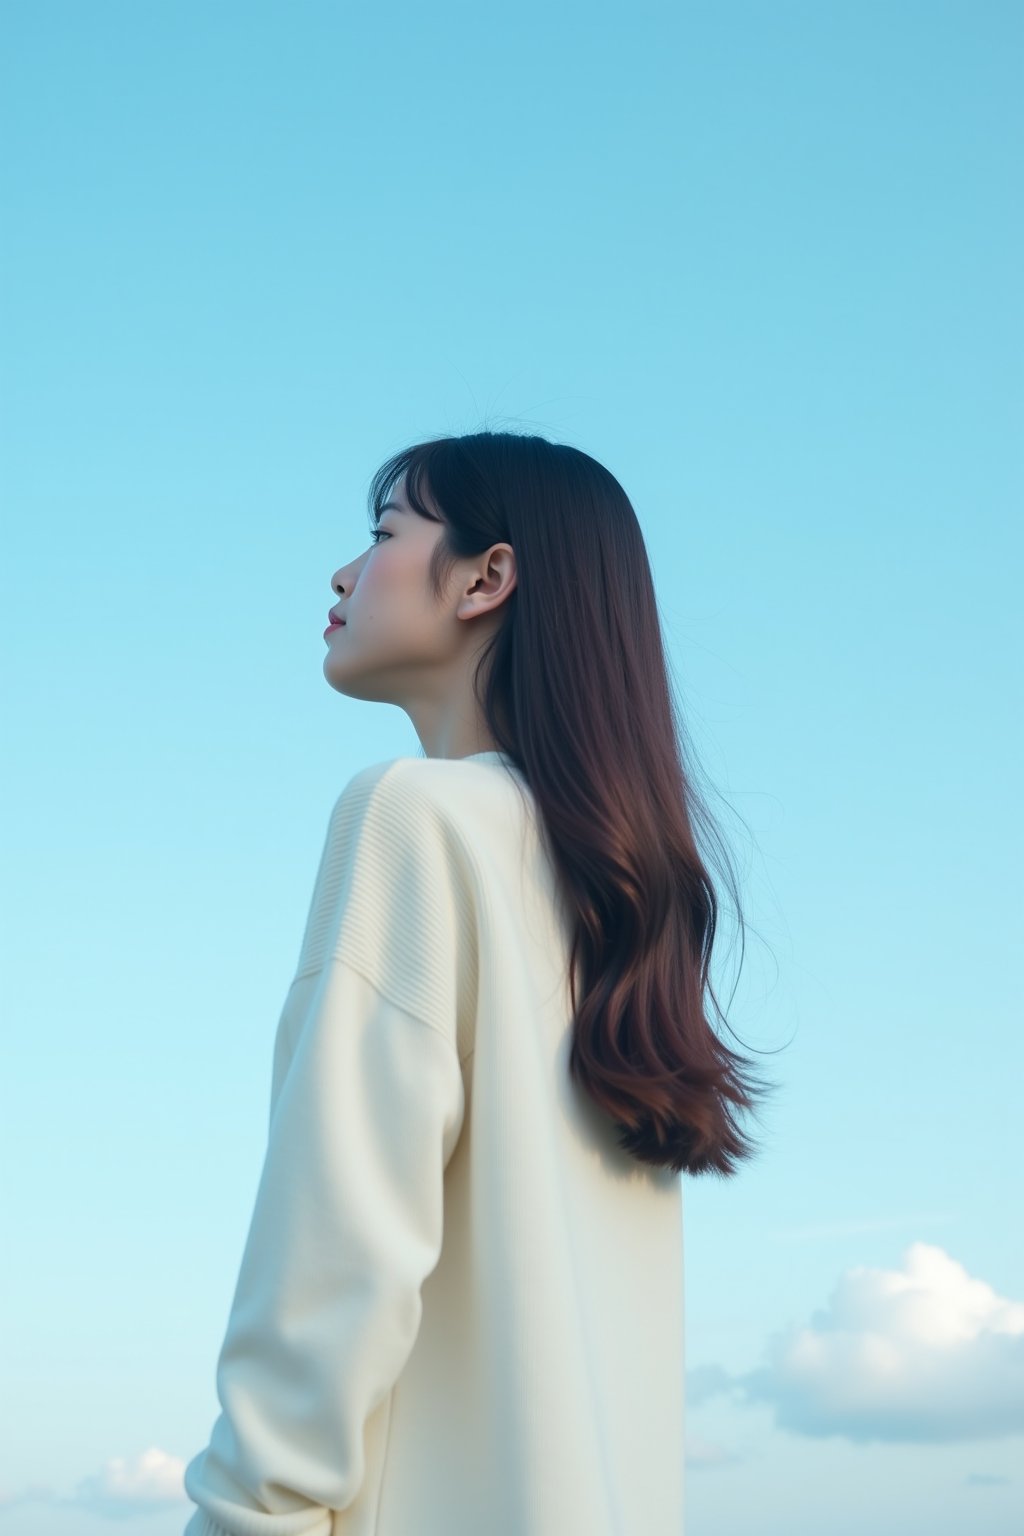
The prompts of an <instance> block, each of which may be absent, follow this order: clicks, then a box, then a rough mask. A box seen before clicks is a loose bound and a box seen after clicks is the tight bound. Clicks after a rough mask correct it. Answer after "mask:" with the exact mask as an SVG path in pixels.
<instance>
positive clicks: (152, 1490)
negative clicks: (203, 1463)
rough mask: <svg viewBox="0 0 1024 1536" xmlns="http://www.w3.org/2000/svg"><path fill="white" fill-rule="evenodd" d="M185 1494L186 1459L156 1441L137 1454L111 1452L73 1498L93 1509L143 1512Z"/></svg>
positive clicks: (85, 1480)
mask: <svg viewBox="0 0 1024 1536" xmlns="http://www.w3.org/2000/svg"><path fill="white" fill-rule="evenodd" d="M184 1497H185V1462H184V1460H183V1459H182V1457H180V1456H169V1455H168V1454H167V1452H166V1451H161V1450H159V1449H158V1448H157V1447H156V1446H155V1445H154V1446H150V1448H149V1450H148V1451H143V1452H142V1453H141V1454H140V1455H138V1456H131V1457H124V1456H111V1457H110V1459H109V1460H108V1461H105V1462H104V1464H103V1467H102V1470H101V1471H100V1472H99V1473H98V1474H97V1475H96V1476H95V1477H86V1478H83V1479H82V1481H81V1482H80V1483H79V1484H78V1489H77V1492H76V1495H75V1498H74V1500H73V1501H72V1502H74V1503H75V1504H77V1505H78V1506H79V1507H80V1508H88V1509H91V1510H93V1511H94V1512H96V1513H102V1514H120V1513H122V1512H127V1511H128V1510H130V1511H131V1512H132V1513H142V1512H144V1511H145V1510H147V1509H151V1508H153V1507H154V1506H156V1505H161V1504H168V1503H177V1502H178V1501H179V1500H180V1499H183V1498H184Z"/></svg>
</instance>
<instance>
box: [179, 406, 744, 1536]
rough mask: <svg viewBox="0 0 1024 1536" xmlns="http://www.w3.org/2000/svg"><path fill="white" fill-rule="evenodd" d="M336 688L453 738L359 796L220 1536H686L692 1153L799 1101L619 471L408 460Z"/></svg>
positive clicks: (336, 667) (222, 1438) (239, 1343)
mask: <svg viewBox="0 0 1024 1536" xmlns="http://www.w3.org/2000/svg"><path fill="white" fill-rule="evenodd" d="M370 498H371V507H372V514H373V542H372V545H371V547H370V548H368V549H367V550H365V551H364V552H363V553H362V554H360V555H359V556H358V558H357V559H355V560H353V561H351V563H350V564H348V565H345V566H343V567H341V568H340V569H339V570H338V571H336V572H335V574H334V577H333V580H332V587H333V590H334V592H335V594H336V598H337V601H336V604H335V606H334V607H333V608H332V610H331V615H330V617H331V620H332V623H331V627H330V628H329V629H328V630H327V632H326V634H325V641H326V646H327V654H326V657H325V661H324V675H325V677H326V678H327V681H328V682H329V683H330V685H331V686H332V687H333V688H335V689H336V690H337V691H338V692H339V693H342V694H345V695H347V696H348V697H350V698H361V699H375V700H379V701H381V702H386V703H390V704H396V705H398V706H399V707H400V708H401V709H404V710H405V711H406V713H407V714H408V716H409V718H410V720H411V721H412V723H413V725H414V727H415V729H416V734H417V736H418V738H419V740H420V743H421V745H422V747H423V750H424V753H425V756H424V757H400V758H397V759H393V760H389V761H385V762H382V763H376V764H373V765H372V766H370V767H368V768H365V769H363V770H362V771H360V772H359V773H357V774H356V775H355V777H354V778H353V779H352V780H351V781H350V783H349V784H348V785H347V787H346V788H345V790H344V791H343V792H342V794H341V795H340V796H339V798H338V800H337V802H336V804H335V806H334V810H333V813H332V816H331V820H330V825H329V827H328V830H327V837H326V842H325V845H324V850H323V854H322V857H321V861H320V867H319V870H318V873H317V878H316V884H315V887H314V891H313V897H312V902H311V906H310V911H309V916H308V920H307V924H306V930H305V935H304V938H303V942H302V948H301V953H300V955H299V962H298V966H297V970H296V974H295V979H294V981H293V982H292V985H291V988H290V990H289V992H288V996H287V998H286V1000H285V1004H284V1008H283V1011H282V1014H281V1018H280V1023H279V1026H278V1032H277V1037H276V1043H275V1048H274V1061H273V1075H272V1087H271V1111H270V1128H269V1137H268V1146H267V1152H266V1159H265V1163H264V1167H263V1171H262V1175H261V1179H260V1183H259V1188H258V1193H257V1198H256V1205H255V1210H254V1213H253V1216H252V1222H251V1226H250V1230H249V1235H248V1238H247V1242H246V1246H245V1251H244V1254H243V1258H242V1263H241V1270H240V1274H239V1277H238V1282H237V1287H236V1291H235V1296H234V1300H233V1303H232V1308H231V1313H230V1317H229V1321H228V1326H227V1333H226V1337H225V1339H224V1343H223V1346H222V1349H221V1353H220V1356H219V1359H218V1365H217V1391H218V1398H219V1401H220V1404H221V1407H222V1410H223V1411H222V1412H221V1414H220V1416H219V1417H218V1419H217V1421H216V1423H215V1424H214V1427H213V1432H212V1435H211V1438H210V1443H209V1446H208V1447H207V1448H206V1449H205V1450H204V1451H203V1452H201V1453H200V1454H199V1455H198V1456H196V1457H194V1458H193V1460H192V1461H191V1462H190V1463H189V1464H188V1467H187V1469H186V1474H185V1486H186V1489H187V1492H188V1494H189V1496H190V1498H191V1499H192V1500H193V1502H194V1503H195V1504H197V1505H198V1506H199V1507H198V1508H197V1510H196V1511H195V1513H194V1514H193V1516H192V1518H191V1519H190V1521H189V1523H188V1526H187V1533H188V1536H223V1533H232V1536H680V1533H681V1532H682V1530H683V1459H684V1423H683V1407H684V1404H683V1367H684V1359H683V1338H684V1333H683V1241H682V1239H683V1229H682V1216H683V1212H682V1181H681V1178H680V1174H681V1173H684V1172H685V1173H689V1174H693V1175H697V1174H712V1175H717V1176H725V1175H730V1174H732V1173H734V1172H735V1171H736V1167H737V1164H738V1163H739V1161H740V1160H742V1159H744V1158H748V1157H750V1156H751V1155H752V1154H753V1152H754V1150H755V1147H754V1144H753V1142H752V1141H751V1140H750V1139H749V1138H748V1137H747V1136H746V1135H745V1134H744V1132H743V1131H742V1130H741V1129H740V1127H739V1125H738V1123H737V1119H736V1115H737V1113H739V1112H747V1111H750V1112H754V1111H755V1110H756V1107H757V1102H758V1100H759V1099H760V1097H761V1096H762V1094H764V1093H766V1092H768V1091H769V1088H770V1086H771V1085H767V1084H764V1083H762V1082H760V1081H759V1080H758V1079H757V1078H756V1077H755V1075H754V1073H753V1072H752V1070H751V1068H750V1066H749V1063H747V1062H746V1061H745V1060H744V1059H743V1058H742V1057H740V1056H738V1055H736V1054H734V1053H733V1052H732V1051H731V1050H730V1049H729V1048H728V1047H727V1046H726V1045H725V1044H724V1043H723V1042H722V1041H721V1040H720V1039H719V1037H718V1035H717V1034H716V1033H715V1031H714V1030H713V1028H712V1026H711V1023H710V1022H709V1018H708V1016H707V1013H706V1009H705V994H707V995H708V996H710V998H711V1000H712V1002H713V1003H714V1007H715V1010H716V1012H717V1013H718V1014H719V1017H721V1011H720V1010H719V1009H718V1004H717V1001H715V999H714V993H713V991H712V989H711V987H710V982H709V977H708V964H709V957H710V950H711V944H712V940H713V938H714V933H715V923H716V912H717V899H716V895H715V892H714V889H713V887H712V884H711V881H710V879H709V876H708V873H707V870H706V868H705V865H704V863H703V861H702V859H701V856H700V854H699V852H698V849H697V844H696V840H695V836H694V830H693V826H694V822H695V821H699V822H700V824H701V825H702V826H703V827H708V826H709V825H710V823H709V820H708V817H707V814H706V812H705V811H704V810H703V808H702V807H701V805H700V803H699V801H698V799H697V797H696V794H695V791H694V789H693V787H692V785H691V783H690V782H689V780H688V778H687V776H686V775H685V774H684V769H683V764H682V754H681V749H680V727H679V723H678V720H677V717H676V712H675V709H674V705H673V702H672V698H671V693H670V689H669V686H668V681H667V675H666V667H665V660H664V655H663V650H662V640H661V633H660V626H659V621H658V612H657V605H656V599H655V592H654V585H653V582H652V579H651V572H650V568H649V565H648V560H647V555H646V551H645V548H644V543H643V539H642V535H641V531H640V528H639V526H638V523H637V519H636V515H635V513H634V511H633V508H632V506H631V505H630V502H629V500H628V498H627V496H626V494H625V492H624V491H623V489H622V487H621V486H620V485H619V483H618V481H617V480H616V479H615V478H614V477H613V476H612V475H611V474H610V473H609V471H608V470H607V469H605V468H603V467H602V465H600V464H599V463H597V462H596V461H595V460H594V459H592V458H590V457H589V456H588V455H587V454H585V453H582V452H580V451H579V450H578V449H575V448H571V447H567V446H564V445H559V444H554V443H550V442H548V441H547V440H546V439H544V438H541V437H530V436H520V435H516V434H510V433H496V432H480V433H476V434H473V435H470V436H465V437H447V438H442V439H439V440H437V441H433V442H428V443H423V444H419V445H417V446H415V447H413V448H410V449H408V450H406V451H405V452H403V453H401V454H398V455H396V456H395V457H394V458H393V459H391V460H389V461H388V463H387V464H385V465H384V466H383V467H382V468H381V469H380V470H379V471H378V472H377V475H376V477H375V479H374V482H373V485H372V488H371V493H370Z"/></svg>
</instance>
